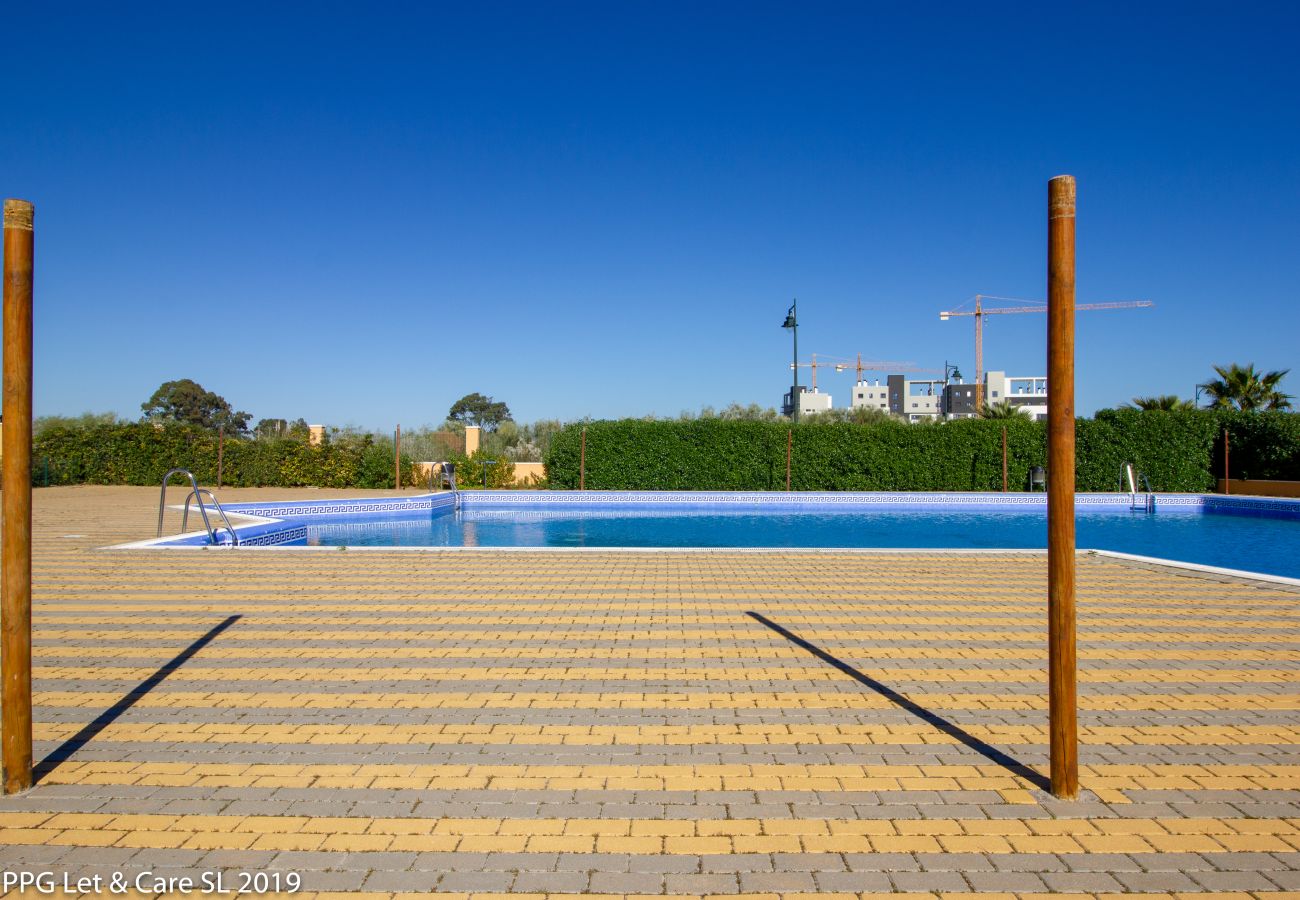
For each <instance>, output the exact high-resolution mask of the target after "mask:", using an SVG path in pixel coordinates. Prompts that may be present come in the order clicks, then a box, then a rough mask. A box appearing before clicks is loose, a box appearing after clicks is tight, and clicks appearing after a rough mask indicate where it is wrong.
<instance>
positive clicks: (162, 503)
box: [157, 467, 239, 547]
mask: <svg viewBox="0 0 1300 900" xmlns="http://www.w3.org/2000/svg"><path fill="white" fill-rule="evenodd" d="M173 475H184V476H185V477H186V478H188V479H189V480H190V492H189V494H188V495H186V497H185V515H184V518H182V519H181V531H184V530H185V526H186V524H188V522H189V517H190V501H191V500H193V499H194V498H195V497H198V498H199V515H200V516H202V517H203V528H204V530H205V531H206V532H207V533H208V541H209V542H210V543H213V544H215V543H217V531H216V529H215V528H213V527H212V522H211V521H209V520H208V511H207V509H206V508H204V506H203V498H202V497H201V496H199V493H200V491H202V492H203V493H206V494H207V495H208V496H209V497H211V498H212V504H213V505H214V506H215V507H216V508H217V512H219V513H221V520H222V521H223V522H225V524H226V530H227V531H229V532H230V542H231V546H232V547H237V546H239V536H238V535H236V534H235V529H234V528H232V527H231V526H230V520H229V519H228V518H226V511H225V510H224V509H222V508H221V504H220V503H218V502H217V497H216V495H215V494H213V493H212V491H209V490H208V489H207V488H200V487H199V482H198V479H196V478H195V477H194V473H193V472H191V471H190V470H189V469H182V468H179V467H177V468H175V469H168V470H167V474H166V475H164V476H163V480H162V493H161V494H159V496H158V534H157V536H158V537H162V529H163V514H164V513H165V512H166V511H167V482H168V481H170V480H171V477H172V476H173Z"/></svg>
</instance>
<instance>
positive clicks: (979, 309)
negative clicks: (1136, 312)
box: [814, 294, 1155, 410]
mask: <svg viewBox="0 0 1300 900" xmlns="http://www.w3.org/2000/svg"><path fill="white" fill-rule="evenodd" d="M984 300H1002V301H1006V302H1010V303H1032V304H1035V305H1034V306H999V307H994V308H993V309H985V308H984V305H983V302H982V301H984ZM1146 306H1155V304H1154V303H1152V302H1151V301H1150V300H1117V301H1112V302H1108V303H1079V304H1076V305H1075V307H1074V308H1075V310H1076V311H1078V310H1081V309H1082V310H1089V309H1137V308H1139V307H1146ZM1044 312H1047V304H1046V303H1044V302H1043V301H1042V300H1022V299H1021V298H1019V297H996V296H993V295H991V294H976V295H975V309H974V310H968V309H967V310H961V309H951V310H945V311H943V312H941V313H939V321H941V322H946V321H948V319H949V317H950V316H974V317H975V384H976V385H979V384H981V383H982V382H983V381H984V317H985V316H1005V315H1013V314H1017V313H1044ZM814 371H816V370H814ZM983 393H984V392H983V390H982V389H981V388H979V387H976V389H975V408H976V409H977V410H978V409H980V408H981V407H982V406H983V405H984V404H983V399H984V398H983Z"/></svg>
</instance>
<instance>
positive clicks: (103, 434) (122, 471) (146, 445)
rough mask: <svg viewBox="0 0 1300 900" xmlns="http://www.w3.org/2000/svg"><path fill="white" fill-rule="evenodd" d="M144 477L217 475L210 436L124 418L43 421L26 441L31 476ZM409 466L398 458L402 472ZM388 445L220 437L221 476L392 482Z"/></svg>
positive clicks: (63, 480) (261, 482) (202, 478)
mask: <svg viewBox="0 0 1300 900" xmlns="http://www.w3.org/2000/svg"><path fill="white" fill-rule="evenodd" d="M47 461H48V468H49V483H50V484H86V483H90V484H140V485H144V484H148V485H156V484H159V483H160V482H161V481H162V477H163V475H164V473H166V471H167V470H168V469H171V468H174V467H179V468H185V469H189V470H190V471H191V472H193V473H194V477H195V478H197V479H198V481H199V483H200V484H208V485H210V484H215V483H216V481H217V436H216V435H215V434H213V433H212V432H211V431H207V430H205V429H201V428H197V427H194V426H189V425H165V426H157V425H152V424H147V423H139V422H132V423H126V424H103V425H93V426H91V427H86V428H81V427H53V428H47V429H46V430H45V431H43V432H42V433H41V435H40V436H39V437H38V438H37V439H36V440H35V441H34V442H33V445H32V468H33V478H34V483H35V484H45V483H46V481H45V471H46V465H47ZM411 468H413V467H412V465H411V462H410V461H409V460H406V459H403V470H404V472H403V474H404V476H405V475H406V472H407V470H410V469H411ZM394 478H395V473H394V467H393V446H392V444H391V442H390V443H388V444H387V445H385V444H384V443H383V442H379V443H371V442H370V441H359V442H339V443H328V444H321V445H316V446H313V445H311V444H306V443H303V442H301V441H298V440H292V439H286V440H247V439H242V438H226V441H225V448H224V452H223V465H222V483H223V484H225V485H230V486H232V487H255V486H272V487H305V486H315V487H333V488H346V487H366V488H376V487H392V486H393V483H394Z"/></svg>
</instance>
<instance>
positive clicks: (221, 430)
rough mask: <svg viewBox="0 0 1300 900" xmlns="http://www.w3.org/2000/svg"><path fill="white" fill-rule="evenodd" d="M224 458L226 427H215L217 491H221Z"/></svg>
mask: <svg viewBox="0 0 1300 900" xmlns="http://www.w3.org/2000/svg"><path fill="white" fill-rule="evenodd" d="M225 458H226V426H225V425H218V426H217V490H221V476H222V474H223V469H224V466H225Z"/></svg>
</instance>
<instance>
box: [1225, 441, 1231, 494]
mask: <svg viewBox="0 0 1300 900" xmlns="http://www.w3.org/2000/svg"><path fill="white" fill-rule="evenodd" d="M1223 492H1224V493H1225V494H1231V493H1232V485H1231V484H1229V483H1228V429H1226V428H1225V429H1223Z"/></svg>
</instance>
